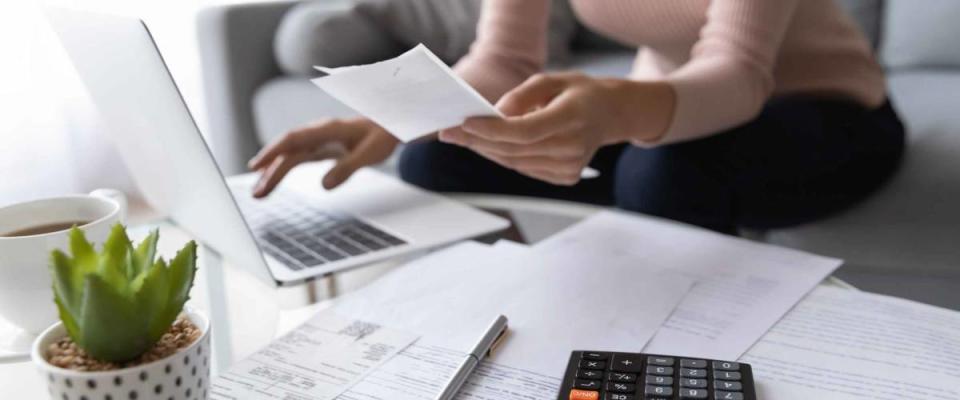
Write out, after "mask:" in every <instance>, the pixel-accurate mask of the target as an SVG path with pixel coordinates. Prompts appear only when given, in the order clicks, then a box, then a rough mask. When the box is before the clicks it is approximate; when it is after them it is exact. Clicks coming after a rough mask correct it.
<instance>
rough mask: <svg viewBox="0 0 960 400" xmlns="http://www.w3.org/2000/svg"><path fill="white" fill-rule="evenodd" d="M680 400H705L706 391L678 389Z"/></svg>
mask: <svg viewBox="0 0 960 400" xmlns="http://www.w3.org/2000/svg"><path fill="white" fill-rule="evenodd" d="M680 398H681V399H705V398H707V389H680ZM741 400H742V399H741Z"/></svg>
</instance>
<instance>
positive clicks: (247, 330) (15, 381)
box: [0, 195, 852, 400]
mask: <svg viewBox="0 0 960 400" xmlns="http://www.w3.org/2000/svg"><path fill="white" fill-rule="evenodd" d="M456 197H457V198H459V199H461V200H463V201H466V202H468V203H471V204H474V205H477V206H481V207H489V208H497V209H509V210H511V212H512V213H513V216H514V217H515V219H516V220H517V221H516V222H517V225H519V227H520V230H521V232H522V233H523V234H524V236H525V237H526V238H527V239H528V240H529V241H531V242H536V241H539V240H540V239H542V238H543V237H545V236H547V235H549V234H552V233H553V232H556V231H559V230H560V229H563V228H564V227H566V226H568V225H570V224H572V223H574V222H576V221H577V220H579V219H582V218H584V217H585V216H588V215H590V214H592V213H594V212H596V211H597V210H599V208H596V207H592V206H584V205H578V204H573V203H567V202H562V201H544V200H531V199H522V198H513V197H506V196H477V195H457V196H456ZM153 228H158V229H160V243H159V246H158V252H159V254H160V255H162V256H164V257H166V258H170V257H172V256H173V254H175V253H176V251H177V250H178V249H179V248H180V247H181V246H182V245H183V244H184V243H186V242H187V241H188V240H190V237H189V236H188V235H187V234H186V233H185V232H184V231H182V230H180V229H178V228H177V227H176V226H173V225H171V224H169V223H166V222H154V223H145V224H142V225H140V226H138V227H137V228H135V229H133V230H132V232H131V236H132V237H131V238H132V239H133V240H135V241H136V240H139V238H141V237H143V236H146V234H147V233H148V230H149V229H153ZM202 251H204V250H203V249H202V248H201V252H202ZM198 262H199V264H198V268H199V270H200V271H201V273H199V274H198V275H197V278H196V282H195V284H194V289H193V290H192V292H191V293H192V299H191V300H190V301H189V302H188V305H189V306H191V307H194V308H196V309H199V310H201V311H204V312H208V311H209V310H210V296H209V295H210V286H208V284H207V283H208V279H207V278H208V277H207V274H205V273H203V271H205V270H207V268H206V266H205V265H204V263H205V258H204V257H203V255H202V254H201V256H200V257H199V260H198ZM392 267H393V265H389V264H380V265H376V266H371V267H364V268H359V269H356V270H353V271H350V272H347V273H342V274H339V275H338V277H337V280H338V286H341V287H342V286H351V285H352V286H360V285H363V284H365V283H366V282H369V281H370V280H372V279H375V278H376V277H377V276H379V275H380V274H382V273H383V272H384V271H386V270H388V269H390V268H392ZM223 274H224V276H223V281H224V285H223V286H222V287H223V288H225V295H226V300H227V308H228V309H227V315H228V321H229V327H228V331H229V332H228V334H229V340H230V341H231V342H232V343H231V344H232V346H231V349H230V356H231V358H232V359H233V360H237V359H240V358H243V357H244V356H246V355H249V354H251V353H252V352H254V351H256V350H257V349H259V348H260V347H263V346H264V345H266V344H267V343H269V341H270V340H272V339H273V338H275V337H277V336H279V335H281V334H283V333H285V332H287V331H289V330H290V329H293V328H294V327H296V326H297V325H299V324H300V323H302V322H303V321H305V320H306V319H308V318H309V317H310V316H311V315H313V314H314V313H316V312H318V311H320V310H322V309H324V308H326V307H329V306H330V302H329V301H321V302H318V303H315V304H308V302H307V296H306V291H305V289H304V287H303V286H301V287H294V288H276V287H272V286H268V285H267V284H265V283H263V282H260V281H258V280H256V279H255V278H253V277H252V276H249V275H247V274H245V273H243V272H241V271H237V270H234V269H233V268H229V267H228V268H224V269H223ZM351 280H352V281H354V282H351ZM826 284H832V285H839V286H843V287H848V288H852V287H851V286H849V285H847V284H845V283H843V282H841V281H839V280H836V279H833V278H831V279H830V280H829V281H828V282H827V283H826ZM341 290H343V289H342V288H341ZM2 323H4V322H3V321H0V324H2ZM214 329H217V328H216V327H215V328H214ZM221 329H222V327H221ZM2 331H3V329H0V332H2ZM215 347H216V346H215ZM214 373H216V372H214ZM46 397H47V393H46V386H45V383H44V381H43V380H42V379H41V376H40V374H39V373H38V372H37V371H36V370H35V368H34V366H33V365H32V364H31V363H30V362H29V361H21V362H15V363H6V364H0V399H3V400H5V399H18V400H19V399H43V398H46Z"/></svg>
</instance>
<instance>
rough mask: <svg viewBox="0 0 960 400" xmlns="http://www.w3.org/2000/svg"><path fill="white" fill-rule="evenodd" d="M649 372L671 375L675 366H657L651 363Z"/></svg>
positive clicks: (651, 373) (648, 368)
mask: <svg viewBox="0 0 960 400" xmlns="http://www.w3.org/2000/svg"><path fill="white" fill-rule="evenodd" d="M647 373H648V374H650V375H663V376H669V375H673V367H657V366H654V365H650V366H648V367H647Z"/></svg>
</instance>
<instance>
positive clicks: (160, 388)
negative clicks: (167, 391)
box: [153, 385, 163, 394]
mask: <svg viewBox="0 0 960 400" xmlns="http://www.w3.org/2000/svg"><path fill="white" fill-rule="evenodd" d="M153 392H154V393H156V394H160V393H163V385H157V386H154V387H153Z"/></svg>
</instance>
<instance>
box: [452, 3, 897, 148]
mask: <svg viewBox="0 0 960 400" xmlns="http://www.w3.org/2000/svg"><path fill="white" fill-rule="evenodd" d="M550 2H551V0H485V1H484V8H483V13H482V16H481V19H480V24H479V26H478V28H477V40H476V42H475V43H474V44H473V46H472V48H471V50H470V53H469V54H468V55H467V56H466V57H464V58H463V59H462V60H461V61H460V62H459V63H458V64H457V66H456V70H457V71H458V72H459V73H460V74H461V75H462V76H463V77H464V79H466V80H467V81H468V82H470V83H471V84H472V85H474V86H475V87H476V88H477V89H478V90H479V91H480V93H482V94H483V95H484V96H486V97H487V98H488V99H490V100H492V101H493V100H496V99H498V98H499V97H500V96H502V95H503V94H504V93H506V92H507V91H509V90H510V89H512V88H513V87H515V86H517V85H518V84H520V83H521V82H523V80H524V79H526V78H527V77H529V76H530V75H533V74H534V73H536V72H539V71H541V70H542V69H543V68H544V63H545V61H546V58H547V55H546V48H547V47H546V32H547V19H548V12H549V7H550ZM571 3H572V4H573V8H574V10H575V11H576V14H577V16H578V18H579V19H580V21H581V22H582V23H584V24H585V25H587V26H589V27H590V28H592V29H593V30H595V31H597V32H600V33H603V34H605V35H607V36H609V37H611V38H613V39H616V40H617V41H619V42H622V43H624V44H628V45H630V46H636V47H637V48H638V49H639V51H638V53H637V58H636V61H635V63H634V67H633V71H632V73H631V74H630V77H629V78H630V79H635V80H648V81H663V82H667V83H669V84H670V85H672V86H673V88H674V90H675V91H676V94H677V98H676V108H675V110H674V115H673V120H672V121H671V124H670V127H669V129H668V130H667V132H665V133H664V135H662V136H661V137H660V140H658V142H657V143H670V142H677V141H683V140H690V139H694V138H698V137H703V136H707V135H710V134H713V133H716V132H719V131H722V130H725V129H727V128H731V127H734V126H737V125H739V124H742V123H745V122H747V121H749V120H751V119H753V118H754V117H755V116H756V115H757V114H758V113H759V112H760V110H761V109H762V108H763V105H764V104H765V103H766V102H767V100H768V99H769V98H771V96H781V95H785V94H795V93H810V94H815V95H824V96H830V97H839V98H845V99H849V100H853V101H855V102H858V103H860V104H862V105H864V106H867V107H871V108H872V107H876V106H879V105H880V104H881V103H882V102H883V101H884V99H885V88H884V78H883V72H882V70H881V69H880V66H879V65H878V64H877V62H876V61H875V59H874V58H873V54H872V51H871V49H870V45H869V43H868V42H867V40H866V38H865V37H864V36H863V35H862V34H861V33H860V31H859V30H858V29H857V27H856V25H855V24H854V22H853V21H852V20H851V19H849V18H848V17H847V16H846V15H845V14H844V13H843V11H842V10H841V9H839V8H838V7H837V5H835V4H834V3H833V0H571ZM657 143H650V144H657Z"/></svg>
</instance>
